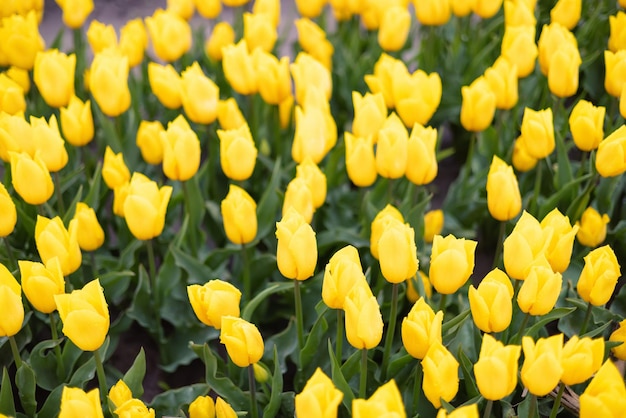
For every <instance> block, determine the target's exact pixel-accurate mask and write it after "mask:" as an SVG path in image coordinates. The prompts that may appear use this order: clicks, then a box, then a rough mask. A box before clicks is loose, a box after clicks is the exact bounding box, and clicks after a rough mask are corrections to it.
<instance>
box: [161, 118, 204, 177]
mask: <svg viewBox="0 0 626 418" xmlns="http://www.w3.org/2000/svg"><path fill="white" fill-rule="evenodd" d="M160 136H161V145H162V146H163V172H164V173H165V175H166V176H167V178H169V179H170V180H179V181H186V180H189V179H190V178H192V177H193V176H194V175H195V174H196V173H197V172H198V168H199V167H200V140H199V139H198V136H197V135H196V133H195V132H194V131H193V129H191V127H190V126H189V123H187V121H186V120H185V118H184V116H183V115H178V116H177V117H176V119H174V121H173V122H169V123H168V124H167V130H166V131H164V132H161V134H160Z"/></svg>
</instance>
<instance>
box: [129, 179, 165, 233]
mask: <svg viewBox="0 0 626 418" xmlns="http://www.w3.org/2000/svg"><path fill="white" fill-rule="evenodd" d="M171 195H172V187H171V186H162V187H161V188H159V186H158V185H157V183H156V182H154V181H152V180H150V179H149V178H147V177H146V176H144V175H143V174H141V173H137V172H135V173H133V176H132V177H131V179H130V184H129V186H128V192H127V196H126V198H125V199H124V218H125V219H126V224H127V225H128V228H129V229H130V232H131V233H132V234H133V235H134V236H135V238H137V239H139V240H148V239H151V238H154V237H157V236H159V235H161V232H162V231H163V227H164V226H165V213H166V211H167V205H168V204H169V201H170V197H171Z"/></svg>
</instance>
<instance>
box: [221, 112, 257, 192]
mask: <svg viewBox="0 0 626 418" xmlns="http://www.w3.org/2000/svg"><path fill="white" fill-rule="evenodd" d="M217 136H218V137H219V139H220V165H221V167H222V171H223V172H224V174H225V175H226V177H228V178H230V179H232V180H237V181H242V180H247V179H248V178H250V176H251V175H252V173H253V172H254V167H255V166H256V159H257V155H258V151H257V149H256V145H255V144H254V139H253V138H252V134H251V133H250V128H249V127H248V124H247V123H246V124H244V125H242V126H241V127H239V128H237V129H232V130H221V129H218V130H217Z"/></svg>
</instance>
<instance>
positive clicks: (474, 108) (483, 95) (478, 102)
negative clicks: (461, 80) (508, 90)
mask: <svg viewBox="0 0 626 418" xmlns="http://www.w3.org/2000/svg"><path fill="white" fill-rule="evenodd" d="M461 94H462V95H463V102H462V104H461V125H463V127H464V128H465V129H466V130H468V131H472V132H480V131H484V130H485V129H487V128H488V127H489V126H490V125H491V122H492V121H493V116H494V115H495V112H496V94H495V93H494V92H493V91H492V90H491V86H490V85H489V83H488V82H487V79H485V77H484V76H481V77H478V78H477V79H476V80H474V81H473V82H472V84H470V85H469V86H463V87H462V88H461Z"/></svg>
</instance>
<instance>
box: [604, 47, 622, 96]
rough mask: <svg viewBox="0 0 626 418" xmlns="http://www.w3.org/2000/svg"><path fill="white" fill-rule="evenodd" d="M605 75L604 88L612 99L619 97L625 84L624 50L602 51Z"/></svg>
mask: <svg viewBox="0 0 626 418" xmlns="http://www.w3.org/2000/svg"><path fill="white" fill-rule="evenodd" d="M604 63H605V66H606V75H605V78H604V88H605V89H606V91H607V93H609V94H610V95H611V96H613V97H620V96H621V94H622V90H623V89H624V85H625V84H626V71H625V69H626V50H621V51H617V52H615V53H613V52H611V51H604Z"/></svg>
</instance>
